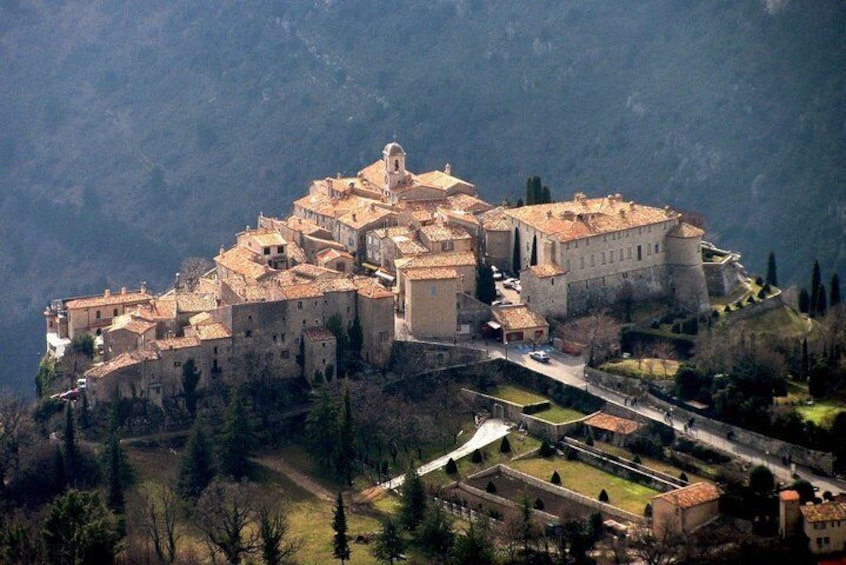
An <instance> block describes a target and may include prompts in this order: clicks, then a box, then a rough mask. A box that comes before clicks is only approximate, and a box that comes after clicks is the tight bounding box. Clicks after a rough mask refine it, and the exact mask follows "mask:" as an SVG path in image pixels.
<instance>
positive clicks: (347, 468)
mask: <svg viewBox="0 0 846 565" xmlns="http://www.w3.org/2000/svg"><path fill="white" fill-rule="evenodd" d="M340 434H341V439H340V445H339V446H338V475H339V476H340V477H341V478H343V479H344V480H345V481H346V482H347V484H350V483H352V468H353V463H354V462H355V423H354V421H353V415H352V407H351V406H350V390H349V388H348V387H347V388H345V389H344V412H343V414H342V416H341V425H340Z"/></svg>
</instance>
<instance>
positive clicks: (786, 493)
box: [778, 489, 799, 502]
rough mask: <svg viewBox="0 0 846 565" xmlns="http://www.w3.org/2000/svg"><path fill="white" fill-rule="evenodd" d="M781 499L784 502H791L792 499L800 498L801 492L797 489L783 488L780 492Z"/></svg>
mask: <svg viewBox="0 0 846 565" xmlns="http://www.w3.org/2000/svg"><path fill="white" fill-rule="evenodd" d="M778 498H779V500H783V501H784V502H789V501H791V500H799V493H798V492H796V491H795V490H790V489H788V490H783V491H781V492H780V493H778Z"/></svg>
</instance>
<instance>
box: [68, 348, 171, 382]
mask: <svg viewBox="0 0 846 565" xmlns="http://www.w3.org/2000/svg"><path fill="white" fill-rule="evenodd" d="M156 359H159V355H158V353H156V352H155V351H151V350H138V351H132V352H129V353H121V354H120V355H118V356H117V357H115V358H113V359H111V360H109V361H108V362H106V363H103V364H101V365H96V366H94V367H91V368H90V369H88V370H87V371H85V377H86V378H89V379H95V380H96V379H102V378H105V377H107V376H109V375H110V374H112V373H113V372H115V371H117V370H119V369H123V368H125V367H131V366H132V365H137V364H138V363H141V362H142V361H154V360H156Z"/></svg>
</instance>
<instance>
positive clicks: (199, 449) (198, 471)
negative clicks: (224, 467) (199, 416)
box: [176, 420, 214, 500]
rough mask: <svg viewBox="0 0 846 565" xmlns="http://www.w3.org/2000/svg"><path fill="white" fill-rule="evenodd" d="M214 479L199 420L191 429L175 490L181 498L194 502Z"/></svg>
mask: <svg viewBox="0 0 846 565" xmlns="http://www.w3.org/2000/svg"><path fill="white" fill-rule="evenodd" d="M213 478H214V462H213V460H212V448H211V446H210V445H209V441H208V439H207V438H206V433H205V431H204V430H203V424H202V422H200V421H199V420H198V421H197V422H195V423H194V426H193V427H192V428H191V435H190V436H188V444H187V445H186V448H185V455H183V457H182V463H181V464H180V467H179V478H178V480H177V487H176V488H177V490H178V491H179V495H180V496H182V497H183V498H190V499H193V500H196V499H197V498H198V497H199V496H200V493H202V492H203V490H204V489H205V488H206V487H207V486H208V485H209V483H210V482H211V480H212V479H213Z"/></svg>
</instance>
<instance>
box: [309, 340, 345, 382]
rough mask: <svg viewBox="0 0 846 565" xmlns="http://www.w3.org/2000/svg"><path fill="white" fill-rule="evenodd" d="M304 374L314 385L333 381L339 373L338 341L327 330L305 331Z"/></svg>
mask: <svg viewBox="0 0 846 565" xmlns="http://www.w3.org/2000/svg"><path fill="white" fill-rule="evenodd" d="M303 340H304V347H303V373H304V374H305V378H306V379H308V380H309V381H310V382H312V383H315V382H317V383H321V382H323V381H326V382H330V381H332V380H333V379H334V378H335V376H336V375H337V372H338V340H337V338H336V337H335V334H333V333H332V332H330V331H329V330H327V329H326V328H306V329H305V330H304V331H303Z"/></svg>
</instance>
